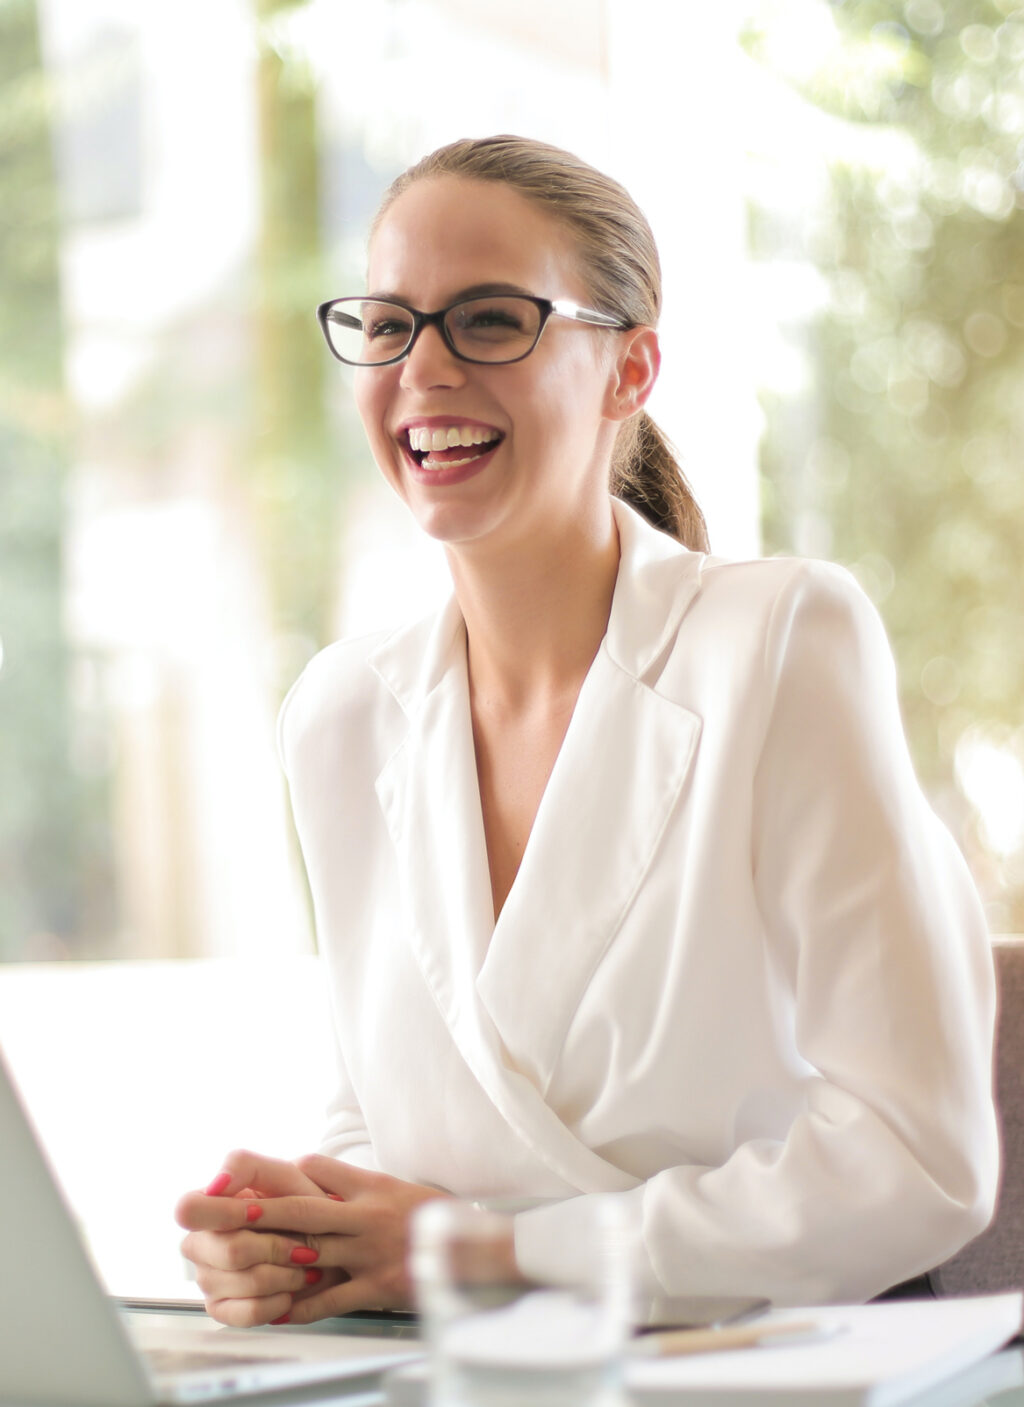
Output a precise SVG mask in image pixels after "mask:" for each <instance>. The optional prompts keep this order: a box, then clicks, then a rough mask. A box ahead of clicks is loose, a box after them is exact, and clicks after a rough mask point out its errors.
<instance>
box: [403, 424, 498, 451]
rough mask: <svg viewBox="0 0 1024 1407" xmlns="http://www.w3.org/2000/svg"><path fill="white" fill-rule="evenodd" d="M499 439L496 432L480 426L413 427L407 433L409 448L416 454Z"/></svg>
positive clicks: (481, 443)
mask: <svg viewBox="0 0 1024 1407" xmlns="http://www.w3.org/2000/svg"><path fill="white" fill-rule="evenodd" d="M500 438H501V437H500V435H499V433H498V431H497V430H491V429H489V428H487V427H484V426H482V425H449V426H448V427H447V428H446V429H433V428H431V427H430V426H428V425H414V426H413V427H412V428H411V429H410V431H409V448H410V449H412V450H415V451H416V452H417V453H418V454H430V453H431V451H432V450H440V449H454V448H455V446H456V445H465V446H467V447H469V446H472V445H485V444H490V442H491V441H492V440H497V439H500Z"/></svg>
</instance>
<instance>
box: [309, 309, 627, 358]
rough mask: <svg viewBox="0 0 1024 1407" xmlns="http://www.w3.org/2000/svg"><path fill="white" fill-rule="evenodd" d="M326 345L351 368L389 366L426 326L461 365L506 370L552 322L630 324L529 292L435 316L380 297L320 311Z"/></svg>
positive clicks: (405, 353) (407, 350)
mask: <svg viewBox="0 0 1024 1407" xmlns="http://www.w3.org/2000/svg"><path fill="white" fill-rule="evenodd" d="M316 315H317V318H318V319H319V322H320V326H321V328H322V329H323V334H324V337H325V338H326V339H327V345H328V347H330V349H331V351H332V352H333V353H334V355H335V356H336V357H337V358H338V360H339V361H341V362H346V363H347V364H348V365H349V366H390V365H391V364H392V363H393V362H400V361H401V360H402V358H403V357H407V356H408V355H409V353H410V352H411V351H412V349H413V347H414V346H415V343H416V339H417V337H419V335H420V333H421V332H422V331H423V329H424V328H425V327H429V326H434V327H436V328H437V330H438V331H439V332H440V334H441V336H442V337H443V338H444V341H445V345H446V346H447V347H448V350H449V351H450V352H452V353H453V354H454V355H455V356H456V357H458V358H459V360H460V361H464V362H480V363H489V364H491V365H504V364H505V363H506V362H521V361H522V360H523V358H524V357H528V356H529V355H530V353H531V352H532V351H533V349H534V347H536V345H537V343H538V342H539V340H540V335H541V333H542V332H543V331H544V328H545V325H546V324H547V320H548V318H549V317H551V316H552V315H554V316H555V317H559V318H572V319H573V320H574V321H575V322H585V323H591V324H593V326H595V327H614V328H625V327H627V326H628V324H627V323H624V322H621V321H620V320H619V319H618V318H613V317H609V316H608V315H607V314H606V313H596V312H594V310H593V309H592V308H581V307H579V305H578V304H576V303H570V302H569V301H568V300H567V299H565V298H556V299H554V300H553V301H551V300H549V299H547V298H532V297H530V296H529V295H528V294H526V293H502V294H496V295H494V296H493V297H488V298H460V299H459V300H458V302H456V303H451V304H449V306H448V307H447V308H439V309H438V311H437V312H436V313H421V312H420V311H419V309H418V308H410V307H408V306H407V305H406V304H405V303H396V302H393V301H382V300H381V299H379V298H366V297H363V298H332V299H331V301H330V302H329V303H321V304H320V306H319V308H317V310H316Z"/></svg>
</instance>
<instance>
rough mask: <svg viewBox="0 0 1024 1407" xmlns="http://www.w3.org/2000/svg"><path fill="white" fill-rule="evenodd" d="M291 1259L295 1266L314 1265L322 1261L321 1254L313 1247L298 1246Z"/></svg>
mask: <svg viewBox="0 0 1024 1407" xmlns="http://www.w3.org/2000/svg"><path fill="white" fill-rule="evenodd" d="M291 1259H292V1264H293V1265H312V1264H313V1262H314V1261H315V1260H319V1259H320V1252H319V1251H314V1250H313V1247H312V1246H296V1247H295V1249H294V1250H293V1251H292V1256H291Z"/></svg>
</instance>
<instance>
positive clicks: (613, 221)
mask: <svg viewBox="0 0 1024 1407" xmlns="http://www.w3.org/2000/svg"><path fill="white" fill-rule="evenodd" d="M433 176H461V177H464V178H466V179H468V180H474V181H500V182H502V183H503V184H505V185H509V186H511V187H513V189H515V190H516V191H518V192H519V194H520V195H522V196H523V197H524V198H525V199H527V200H530V201H533V202H534V203H535V204H536V205H539V206H541V207H542V208H543V209H544V210H546V211H547V212H548V213H549V214H550V215H552V216H553V217H554V218H555V219H557V220H560V221H561V222H562V224H563V225H565V226H566V227H567V228H568V229H569V230H570V232H571V233H572V234H573V236H574V237H575V240H576V244H577V248H578V250H579V255H580V261H581V265H582V271H583V276H584V279H585V280H586V283H587V287H588V293H589V296H590V298H591V299H592V301H593V304H594V307H595V308H598V309H600V311H601V312H603V313H611V314H613V315H615V316H616V317H619V318H621V319H622V321H623V322H624V323H626V324H627V325H628V326H630V327H638V326H650V327H654V326H656V325H657V321H658V314H659V313H660V311H661V263H660V261H659V259H658V250H657V247H656V245H655V243H654V236H653V234H652V233H651V228H650V225H648V223H647V220H646V219H645V217H644V215H643V212H642V211H641V210H640V209H639V207H638V206H637V205H636V203H635V201H634V200H633V198H632V197H631V196H630V194H629V192H628V191H626V190H625V189H624V188H623V187H622V186H620V185H619V183H618V182H617V181H614V180H612V178H611V177H610V176H605V175H604V174H602V172H600V171H597V170H595V168H594V167H592V166H588V165H587V163H586V162H585V161H581V160H580V158H579V157H577V156H573V155H572V153H571V152H567V151H562V150H561V148H559V147H553V146H549V145H547V144H546V143H544V142H535V141H532V140H530V139H529V138H527V137H513V136H498V137H482V138H465V139H463V140H462V141H458V142H452V143H451V144H450V145H449V146H444V147H439V148H438V150H437V151H435V152H431V153H430V155H429V156H425V157H423V159H422V160H421V161H418V162H416V164H415V165H414V166H410V167H409V169H408V170H407V171H404V172H403V173H402V175H400V176H399V177H398V178H397V179H396V180H395V181H394V182H393V183H392V185H391V186H390V187H389V189H388V191H387V193H386V194H385V196H384V199H383V201H382V203H381V206H380V209H379V210H378V212H377V216H376V219H375V221H374V226H373V228H374V229H376V228H377V225H378V224H379V223H380V221H381V218H382V217H383V215H384V213H385V212H386V211H387V209H388V208H389V206H390V205H391V204H392V203H393V202H394V201H395V200H397V198H398V197H399V196H400V195H401V194H402V192H403V191H405V190H407V189H408V188H409V186H411V185H412V184H413V183H414V182H416V181H423V180H427V179H429V178H430V177H433ZM610 488H611V491H612V493H614V494H615V495H616V496H617V497H619V498H621V499H623V500H624V501H625V502H626V503H629V504H631V505H632V506H633V507H634V508H636V509H638V510H639V511H640V512H641V513H642V514H643V515H644V517H645V518H647V519H648V521H649V522H651V523H653V524H654V526H655V527H656V528H660V529H662V531H663V532H667V533H670V534H671V535H672V536H673V537H676V538H678V539H679V541H680V542H682V543H683V544H684V545H685V546H686V547H690V548H693V549H695V550H697V551H706V550H707V547H708V534H707V525H706V524H705V521H704V515H703V513H702V512H701V510H700V508H699V506H698V504H697V500H696V499H695V498H694V496H693V493H692V491H691V489H690V486H689V484H688V483H687V481H686V476H685V474H684V473H683V471H682V469H681V468H680V466H679V463H678V461H677V459H676V456H675V452H674V451H673V449H672V446H671V445H670V444H669V442H668V440H667V439H666V438H665V436H664V435H663V434H662V432H661V431H660V430H659V429H658V427H657V425H656V424H655V423H654V421H653V420H652V419H651V417H650V416H649V415H648V414H647V412H646V411H641V412H640V413H639V414H638V415H634V416H631V417H630V419H629V420H627V421H626V422H625V423H624V424H623V426H622V428H621V429H620V431H619V434H618V437H617V439H616V442H615V451H614V455H613V458H612V467H611V483H610Z"/></svg>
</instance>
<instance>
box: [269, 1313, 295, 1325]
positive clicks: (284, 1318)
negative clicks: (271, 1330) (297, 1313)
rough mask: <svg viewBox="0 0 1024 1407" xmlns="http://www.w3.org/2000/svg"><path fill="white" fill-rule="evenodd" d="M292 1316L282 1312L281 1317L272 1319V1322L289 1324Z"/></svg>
mask: <svg viewBox="0 0 1024 1407" xmlns="http://www.w3.org/2000/svg"><path fill="white" fill-rule="evenodd" d="M291 1317H292V1316H291V1315H290V1314H282V1315H281V1317H280V1319H271V1321H270V1322H271V1324H287V1323H288V1321H289V1319H291Z"/></svg>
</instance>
